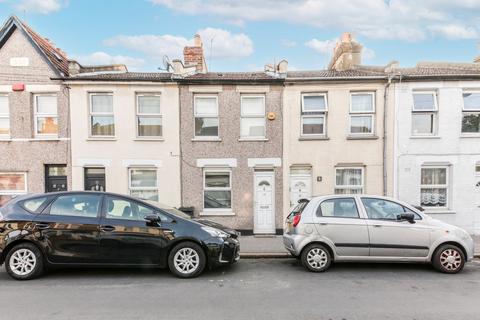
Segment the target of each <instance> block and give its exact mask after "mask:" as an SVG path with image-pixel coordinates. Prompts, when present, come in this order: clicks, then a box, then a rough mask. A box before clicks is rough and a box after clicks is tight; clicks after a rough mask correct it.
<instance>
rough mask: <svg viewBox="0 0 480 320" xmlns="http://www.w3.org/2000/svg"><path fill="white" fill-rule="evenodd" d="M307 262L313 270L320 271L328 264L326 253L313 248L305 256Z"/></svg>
mask: <svg viewBox="0 0 480 320" xmlns="http://www.w3.org/2000/svg"><path fill="white" fill-rule="evenodd" d="M307 262H308V264H309V265H310V266H311V267H312V268H314V269H322V268H323V267H325V265H326V264H327V262H328V256H327V253H326V252H325V251H324V250H323V249H320V248H313V249H311V250H310V251H309V252H308V254H307Z"/></svg>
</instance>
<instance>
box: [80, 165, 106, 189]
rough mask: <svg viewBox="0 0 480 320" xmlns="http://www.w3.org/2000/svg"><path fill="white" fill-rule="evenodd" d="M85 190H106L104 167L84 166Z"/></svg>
mask: <svg viewBox="0 0 480 320" xmlns="http://www.w3.org/2000/svg"><path fill="white" fill-rule="evenodd" d="M84 177H85V190H87V191H106V187H105V168H103V167H97V168H94V167H92V168H85V169H84Z"/></svg>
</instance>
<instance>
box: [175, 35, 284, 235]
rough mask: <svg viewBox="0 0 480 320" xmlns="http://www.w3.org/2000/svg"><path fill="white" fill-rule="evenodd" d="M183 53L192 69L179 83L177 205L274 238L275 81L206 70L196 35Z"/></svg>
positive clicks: (277, 216) (277, 166) (277, 188)
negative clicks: (179, 183)
mask: <svg viewBox="0 0 480 320" xmlns="http://www.w3.org/2000/svg"><path fill="white" fill-rule="evenodd" d="M184 56H185V57H184V60H185V61H184V63H185V66H182V67H187V66H190V67H191V65H194V66H195V68H196V71H195V72H194V73H193V74H191V75H188V74H187V75H186V76H184V77H183V78H182V80H181V82H180V122H181V126H180V127H181V130H180V144H181V156H182V204H183V205H184V206H192V207H194V210H195V214H196V215H198V216H200V217H208V219H211V220H214V221H216V222H219V223H222V224H225V225H228V226H231V227H234V228H237V229H239V230H241V231H243V233H245V234H248V233H252V232H253V233H256V234H259V233H261V234H274V233H276V232H278V233H280V232H281V231H282V226H283V214H282V213H283V204H282V194H283V193H282V188H283V182H282V159H281V158H282V129H283V128H282V126H283V124H282V121H283V116H282V109H281V106H282V91H283V79H282V78H281V77H279V76H278V74H275V72H272V73H271V74H268V73H265V72H238V73H236V72H234V73H232V72H225V73H217V72H207V70H206V66H205V62H204V58H203V50H202V43H201V40H200V38H199V37H197V38H196V42H195V45H194V46H193V47H187V48H185V51H184ZM176 63H177V64H178V63H180V62H178V61H177V62H176Z"/></svg>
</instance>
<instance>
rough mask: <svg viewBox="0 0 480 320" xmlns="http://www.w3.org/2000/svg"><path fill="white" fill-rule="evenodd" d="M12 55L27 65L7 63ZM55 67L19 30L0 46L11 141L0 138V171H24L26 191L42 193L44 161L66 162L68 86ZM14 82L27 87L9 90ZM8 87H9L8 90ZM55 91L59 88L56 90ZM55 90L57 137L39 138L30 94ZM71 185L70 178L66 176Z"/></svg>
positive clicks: (0, 89)
mask: <svg viewBox="0 0 480 320" xmlns="http://www.w3.org/2000/svg"><path fill="white" fill-rule="evenodd" d="M11 57H28V58H29V66H28V67H12V66H10V58H11ZM55 76H57V75H56V73H55V71H54V69H53V68H52V67H50V65H49V64H48V63H47V62H46V60H45V59H44V58H43V56H41V54H40V53H39V51H38V50H37V49H36V48H35V47H34V46H33V45H32V44H31V43H30V41H29V40H28V38H27V37H26V36H25V35H24V34H23V33H22V32H21V31H19V30H18V29H17V30H15V31H14V32H13V34H12V35H11V36H10V38H9V39H8V40H7V42H6V43H5V44H4V46H3V47H1V48H0V93H7V94H8V97H9V105H10V132H11V139H10V140H2V141H0V172H26V173H27V183H28V184H27V190H28V192H43V191H44V188H45V177H44V175H45V172H44V165H45V164H67V169H68V172H70V163H69V156H68V144H69V142H68V140H67V138H68V137H69V133H68V121H69V119H68V89H67V88H66V87H65V86H64V85H63V84H62V83H61V82H60V81H52V80H50V77H55ZM14 83H24V84H25V85H26V90H25V91H23V92H12V91H11V86H12V84H14ZM7 88H8V90H7ZM57 90H58V91H57ZM35 93H56V94H57V97H58V103H57V108H58V109H57V112H58V124H59V134H58V136H59V139H55V140H49V141H46V140H41V139H37V138H35V135H34V112H33V95H34V94H35ZM68 183H69V185H70V178H68Z"/></svg>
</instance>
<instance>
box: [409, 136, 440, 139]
mask: <svg viewBox="0 0 480 320" xmlns="http://www.w3.org/2000/svg"><path fill="white" fill-rule="evenodd" d="M410 139H441V137H440V136H410Z"/></svg>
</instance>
